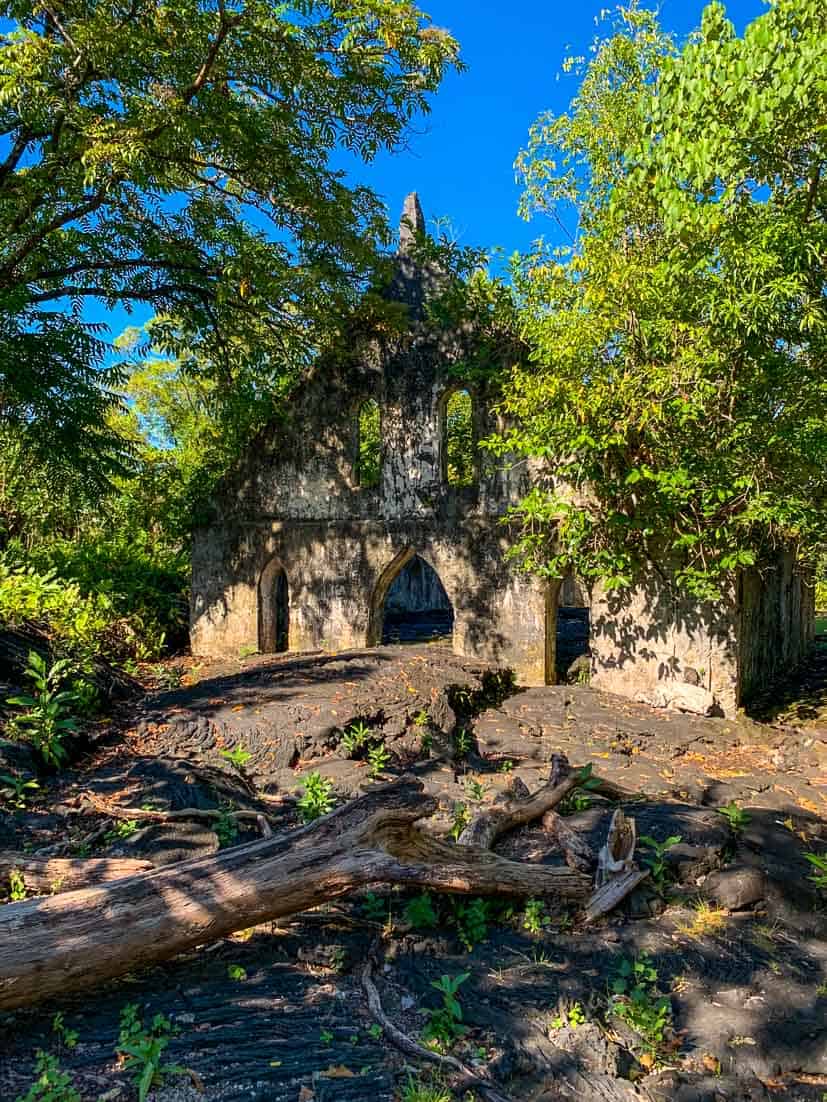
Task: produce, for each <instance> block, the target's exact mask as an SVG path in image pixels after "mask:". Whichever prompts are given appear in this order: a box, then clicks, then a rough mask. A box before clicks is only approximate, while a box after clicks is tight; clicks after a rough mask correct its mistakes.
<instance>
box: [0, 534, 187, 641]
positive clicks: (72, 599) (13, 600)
mask: <svg viewBox="0 0 827 1102" xmlns="http://www.w3.org/2000/svg"><path fill="white" fill-rule="evenodd" d="M185 585H186V562H185V560H184V559H183V557H182V556H180V555H174V554H172V553H167V554H166V555H162V554H159V553H157V552H156V553H154V554H153V553H152V552H151V551H150V550H149V549H148V548H147V547H145V546H142V545H141V544H140V543H129V542H127V541H123V540H105V539H99V540H97V541H95V540H92V539H89V540H87V541H84V542H79V543H73V542H71V541H69V540H56V541H54V542H52V543H49V544H43V545H41V546H39V547H37V548H35V549H33V550H30V551H25V550H24V549H23V548H22V547H21V545H20V544H17V543H12V544H11V545H10V546H9V547H8V548H7V549H6V551H5V552H4V553H3V554H2V555H0V625H6V626H9V627H17V626H21V625H23V624H34V625H35V626H37V627H38V628H40V629H41V630H42V631H44V632H45V633H46V634H47V635H48V636H49V637H50V638H51V639H52V640H53V641H54V643H55V646H56V649H57V650H58V651H59V652H61V653H66V654H71V655H72V656H74V657H75V658H77V659H78V660H80V661H81V662H83V661H85V660H89V659H91V658H92V657H93V656H95V655H98V654H100V655H103V656H104V657H106V658H109V659H110V660H113V661H116V662H124V661H127V660H129V659H133V660H135V659H137V660H139V661H140V660H147V659H151V658H155V657H157V656H158V655H159V654H160V653H161V652H162V650H163V648H164V645H165V643H166V642H167V640H169V641H171V642H180V641H181V636H182V633H183V632H184V630H185V623H186V599H185Z"/></svg>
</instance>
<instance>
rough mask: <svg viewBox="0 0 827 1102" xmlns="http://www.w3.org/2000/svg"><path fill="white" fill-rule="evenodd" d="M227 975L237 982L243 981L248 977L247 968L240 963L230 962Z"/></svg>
mask: <svg viewBox="0 0 827 1102" xmlns="http://www.w3.org/2000/svg"><path fill="white" fill-rule="evenodd" d="M227 976H228V978H229V979H231V980H233V981H234V982H235V983H242V982H243V981H244V980H246V979H247V969H246V968H242V967H241V965H240V964H228V965H227Z"/></svg>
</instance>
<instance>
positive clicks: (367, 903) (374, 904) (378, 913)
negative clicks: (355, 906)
mask: <svg viewBox="0 0 827 1102" xmlns="http://www.w3.org/2000/svg"><path fill="white" fill-rule="evenodd" d="M388 906H389V905H388V904H386V903H385V900H384V899H382V898H381V896H378V895H376V893H375V892H365V898H364V899H363V900H362V905H361V907H360V910H361V912H362V914H363V915H364V916H365V918H366V919H367V920H368V921H369V922H384V921H385V916H386V915H387V913H388Z"/></svg>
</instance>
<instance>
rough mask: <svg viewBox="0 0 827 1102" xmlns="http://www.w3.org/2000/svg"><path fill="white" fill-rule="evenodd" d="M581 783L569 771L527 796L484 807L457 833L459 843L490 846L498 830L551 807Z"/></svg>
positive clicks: (510, 827) (526, 820)
mask: <svg viewBox="0 0 827 1102" xmlns="http://www.w3.org/2000/svg"><path fill="white" fill-rule="evenodd" d="M579 783H580V781H579V774H577V773H571V774H570V775H569V776H568V777H566V778H565V779H564V780H562V781H559V782H558V783H554V778H553V779H552V780H551V781H549V783H548V784H546V785H544V786H543V787H542V788H540V789H538V790H537V791H536V792H535V793H534V795H533V796H529V797H528V799H520V800H511V801H509V803H507V804H502V805H501V806H499V807H490V808H486V810H485V811H481V812H480V813H479V815H476V816H475V817H474V818H473V819H472V820H471V822H470V823H469V824H468V826H467V827H466V828H465V829H464V830H463V832H462V834H460V836H459V844H460V845H461V846H482V847H483V848H484V849H489V848H490V847H491V846H492V845H493V844H494V842H495V841H496V839H497V838H499V837H500V835H501V834H505V833H506V832H507V831H509V830H514V829H516V827H520V826H525V824H526V823H530V822H533V820H534V819H539V818H540V817H541V816H542V815H545V813H546V812H547V811H551V809H552V808H554V807H556V806H557V805H558V804H559V803H560V802H561V801H562V800H564V799H565V797H566V796H567V795H568V794H569V792H571V790H572V789H573V788H577V785H578V784H579Z"/></svg>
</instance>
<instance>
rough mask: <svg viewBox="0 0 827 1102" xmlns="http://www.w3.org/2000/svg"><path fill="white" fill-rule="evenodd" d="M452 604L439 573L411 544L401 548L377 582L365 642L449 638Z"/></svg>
mask: <svg viewBox="0 0 827 1102" xmlns="http://www.w3.org/2000/svg"><path fill="white" fill-rule="evenodd" d="M453 633H454V608H453V605H452V604H451V600H450V598H449V597H448V594H447V593H446V592H445V587H444V586H443V584H442V581H441V580H440V577H439V575H438V574H437V572H436V571H435V570H434V568H433V567H432V566H431V564H430V563H428V562H426V561H425V559H423V558H422V557H421V556H420V555H417V554H416V552H415V551H414V550H413V548H406V550H405V551H402V552H400V554H398V555H397V556H396V558H395V559H394V560H393V562H392V563H391V564H390V565H389V566H388V567H387V568H386V569H385V570H384V571H383V573H382V575H381V577H380V578H379V581H378V582H377V583H376V589H375V591H374V595H373V600H372V602H371V615H370V629H369V632H368V645H369V646H377V645H378V644H380V643H383V644H387V643H426V642H430V641H432V640H435V639H450V638H451V636H452V635H453Z"/></svg>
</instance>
